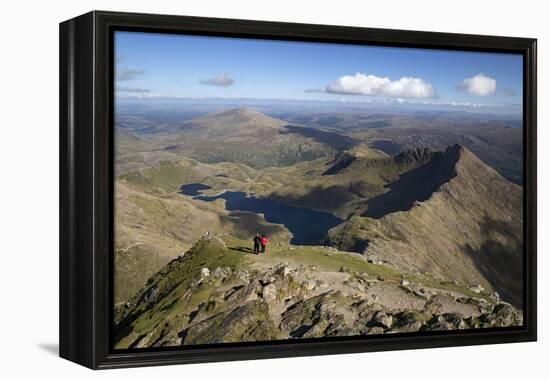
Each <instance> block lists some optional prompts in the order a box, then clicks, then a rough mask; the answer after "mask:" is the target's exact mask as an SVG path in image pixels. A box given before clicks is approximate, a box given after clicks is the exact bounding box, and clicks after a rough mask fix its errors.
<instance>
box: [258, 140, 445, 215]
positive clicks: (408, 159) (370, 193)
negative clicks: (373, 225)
mask: <svg viewBox="0 0 550 380" xmlns="http://www.w3.org/2000/svg"><path fill="white" fill-rule="evenodd" d="M433 154H435V152H433V151H431V150H429V149H414V150H410V151H406V152H403V153H401V154H399V155H397V156H395V157H392V156H389V155H387V154H386V153H384V152H382V151H380V150H377V149H373V148H370V147H368V146H367V145H364V144H363V145H358V146H355V147H353V148H350V149H345V150H342V151H340V152H338V153H336V154H334V155H333V156H331V157H330V158H329V159H325V160H323V161H320V160H316V161H311V162H309V163H306V164H303V165H295V167H292V168H286V169H282V170H281V172H283V173H282V174H284V175H285V176H286V177H288V178H291V179H292V182H291V183H288V184H284V185H283V186H280V187H279V188H277V189H276V190H274V191H273V192H272V193H271V194H269V197H270V198H272V199H277V200H279V201H281V202H284V203H288V204H291V205H297V206H301V207H309V208H314V209H320V210H323V211H329V212H332V213H334V214H335V215H337V216H339V217H341V218H348V217H349V216H350V215H352V214H357V213H361V212H363V211H364V209H365V202H366V201H367V200H368V199H371V198H373V197H376V196H379V195H381V194H383V193H384V192H385V191H386V185H388V184H389V183H392V182H393V181H395V180H397V179H398V178H399V176H400V175H401V174H402V173H404V172H406V171H409V170H411V169H414V168H416V167H418V166H422V165H423V164H425V163H426V162H427V161H429V160H430V159H431V157H432V155H433Z"/></svg>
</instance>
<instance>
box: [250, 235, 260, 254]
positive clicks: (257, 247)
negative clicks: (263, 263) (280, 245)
mask: <svg viewBox="0 0 550 380" xmlns="http://www.w3.org/2000/svg"><path fill="white" fill-rule="evenodd" d="M252 241H253V242H254V254H255V255H259V254H260V247H261V245H262V238H261V237H260V234H259V233H256V236H254V239H252Z"/></svg>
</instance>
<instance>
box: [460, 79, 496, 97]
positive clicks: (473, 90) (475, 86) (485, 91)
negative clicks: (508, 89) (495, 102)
mask: <svg viewBox="0 0 550 380" xmlns="http://www.w3.org/2000/svg"><path fill="white" fill-rule="evenodd" d="M457 87H458V89H459V90H461V91H465V92H467V93H468V94H470V95H475V96H489V95H495V93H496V91H497V81H496V79H494V78H491V77H490V76H487V75H485V74H483V73H479V74H477V75H475V76H473V77H471V78H466V79H464V80H463V81H462V82H460V83H459V84H458V86H457Z"/></svg>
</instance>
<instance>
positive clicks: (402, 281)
mask: <svg viewBox="0 0 550 380" xmlns="http://www.w3.org/2000/svg"><path fill="white" fill-rule="evenodd" d="M409 284H410V282H409V281H407V280H405V279H402V280H401V285H403V286H408V285H409Z"/></svg>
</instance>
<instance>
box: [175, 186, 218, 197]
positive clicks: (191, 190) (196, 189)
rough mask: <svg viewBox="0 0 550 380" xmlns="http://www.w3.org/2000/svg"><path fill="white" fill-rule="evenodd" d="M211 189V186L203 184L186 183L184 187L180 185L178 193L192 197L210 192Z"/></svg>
mask: <svg viewBox="0 0 550 380" xmlns="http://www.w3.org/2000/svg"><path fill="white" fill-rule="evenodd" d="M211 188H212V187H211V186H208V185H205V184H203V183H188V184H186V185H181V187H180V191H179V193H180V194H183V195H189V196H191V197H194V196H196V195H199V194H200V192H201V191H203V190H210V189H211Z"/></svg>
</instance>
